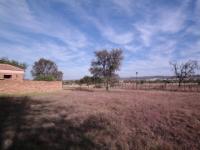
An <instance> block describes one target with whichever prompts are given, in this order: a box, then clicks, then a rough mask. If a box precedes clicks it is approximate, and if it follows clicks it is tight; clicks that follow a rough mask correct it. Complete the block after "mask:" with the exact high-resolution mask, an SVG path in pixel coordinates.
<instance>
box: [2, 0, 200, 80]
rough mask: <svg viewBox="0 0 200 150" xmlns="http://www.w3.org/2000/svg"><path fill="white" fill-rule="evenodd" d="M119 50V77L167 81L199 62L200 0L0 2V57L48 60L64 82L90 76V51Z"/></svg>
mask: <svg viewBox="0 0 200 150" xmlns="http://www.w3.org/2000/svg"><path fill="white" fill-rule="evenodd" d="M111 48H122V49H123V53H124V60H123V63H122V66H121V70H120V71H119V75H120V76H122V77H129V76H135V72H136V71H137V72H139V75H140V76H144V75H171V74H172V72H171V69H170V66H169V62H170V61H177V62H184V61H187V60H189V59H192V60H199V58H200V0H0V57H8V58H10V59H15V60H18V61H22V62H26V63H27V64H28V65H29V68H28V69H27V73H26V78H31V74H30V70H31V67H32V65H33V63H34V61H36V60H38V59H39V58H41V57H43V58H48V59H51V60H53V61H55V62H56V63H57V65H58V67H59V69H60V70H62V71H63V72H64V79H78V78H80V77H82V76H84V75H86V74H88V75H89V71H88V69H89V67H90V62H91V60H92V59H93V58H94V51H96V50H101V49H111Z"/></svg>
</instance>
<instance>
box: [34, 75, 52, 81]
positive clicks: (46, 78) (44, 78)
mask: <svg viewBox="0 0 200 150" xmlns="http://www.w3.org/2000/svg"><path fill="white" fill-rule="evenodd" d="M34 80H37V81H55V78H54V77H53V76H43V75H40V76H37V77H36V78H35V79H34Z"/></svg>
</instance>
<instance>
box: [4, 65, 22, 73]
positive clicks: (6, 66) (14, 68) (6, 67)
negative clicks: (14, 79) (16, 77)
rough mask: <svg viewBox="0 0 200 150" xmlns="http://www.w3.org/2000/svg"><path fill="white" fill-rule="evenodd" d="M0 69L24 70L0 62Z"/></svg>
mask: <svg viewBox="0 0 200 150" xmlns="http://www.w3.org/2000/svg"><path fill="white" fill-rule="evenodd" d="M0 70H12V71H24V70H23V69H21V68H19V67H16V66H13V65H10V64H0Z"/></svg>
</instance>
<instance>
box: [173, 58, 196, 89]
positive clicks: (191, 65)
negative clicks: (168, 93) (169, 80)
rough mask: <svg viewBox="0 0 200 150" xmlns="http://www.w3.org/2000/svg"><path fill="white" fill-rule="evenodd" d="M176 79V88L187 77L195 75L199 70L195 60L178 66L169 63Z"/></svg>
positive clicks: (174, 63)
mask: <svg viewBox="0 0 200 150" xmlns="http://www.w3.org/2000/svg"><path fill="white" fill-rule="evenodd" d="M170 65H171V66H172V69H173V71H174V74H175V76H176V78H177V79H178V86H179V87H180V86H181V83H182V82H184V80H185V79H186V78H188V77H191V76H192V75H194V74H195V71H196V70H197V69H198V68H199V66H198V62H197V61H195V60H189V61H187V62H185V63H181V64H178V63H177V62H170Z"/></svg>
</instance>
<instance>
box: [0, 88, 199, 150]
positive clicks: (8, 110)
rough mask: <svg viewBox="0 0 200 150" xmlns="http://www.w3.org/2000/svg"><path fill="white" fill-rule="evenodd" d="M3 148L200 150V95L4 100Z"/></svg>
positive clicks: (0, 108) (88, 94)
mask: <svg viewBox="0 0 200 150" xmlns="http://www.w3.org/2000/svg"><path fill="white" fill-rule="evenodd" d="M0 141H1V143H0V146H1V147H0V148H1V149H2V150H6V149H8V150H45V149H46V150H65V149H70V150H79V149H85V150H90V149H91V150H95V149H102V150H117V149H118V150H129V149H130V150H172V149H178V150H179V149H180V150H182V149H187V150H198V149H200V93H189V92H187V93H183V92H182V93H181V92H164V91H139V90H138V91H134V90H132V91H131V90H113V91H110V92H105V91H93V92H92V91H68V90H64V91H62V92H59V93H51V94H45V95H38V96H34V95H33V96H27V97H20V96H18V97H11V96H9V97H7V96H2V97H0Z"/></svg>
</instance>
